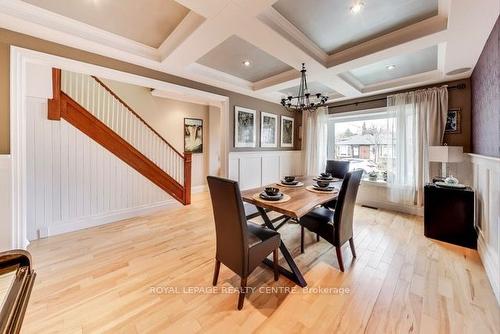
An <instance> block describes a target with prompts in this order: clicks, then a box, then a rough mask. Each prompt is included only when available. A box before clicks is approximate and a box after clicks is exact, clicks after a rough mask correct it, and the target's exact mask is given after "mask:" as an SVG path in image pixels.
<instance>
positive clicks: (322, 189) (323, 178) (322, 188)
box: [306, 173, 338, 194]
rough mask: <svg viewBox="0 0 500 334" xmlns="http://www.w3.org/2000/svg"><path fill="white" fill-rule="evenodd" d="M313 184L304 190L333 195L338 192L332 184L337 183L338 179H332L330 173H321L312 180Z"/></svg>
mask: <svg viewBox="0 0 500 334" xmlns="http://www.w3.org/2000/svg"><path fill="white" fill-rule="evenodd" d="M313 181H314V182H315V183H313V184H312V185H310V186H307V187H306V190H309V191H311V192H314V193H329V194H330V193H335V192H338V189H336V188H335V187H334V186H333V185H332V182H335V181H338V179H336V178H334V177H332V175H331V174H330V173H321V175H320V176H319V177H317V178H313Z"/></svg>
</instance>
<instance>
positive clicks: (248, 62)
mask: <svg viewBox="0 0 500 334" xmlns="http://www.w3.org/2000/svg"><path fill="white" fill-rule="evenodd" d="M243 65H245V66H246V67H249V66H250V65H251V63H250V60H245V61H243Z"/></svg>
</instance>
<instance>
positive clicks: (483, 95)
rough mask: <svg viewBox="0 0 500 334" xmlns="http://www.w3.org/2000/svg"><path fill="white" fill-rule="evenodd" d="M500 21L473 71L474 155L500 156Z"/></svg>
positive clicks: (496, 24)
mask: <svg viewBox="0 0 500 334" xmlns="http://www.w3.org/2000/svg"><path fill="white" fill-rule="evenodd" d="M499 21H500V19H497V22H496V23H495V26H494V27H493V30H492V32H491V34H490V37H489V38H488V41H487V42H486V45H485V46H484V49H483V52H482V53H481V56H480V57H479V60H478V62H477V64H476V67H475V68H474V72H472V77H471V84H472V152H473V153H477V154H482V155H488V156H492V157H500V23H499Z"/></svg>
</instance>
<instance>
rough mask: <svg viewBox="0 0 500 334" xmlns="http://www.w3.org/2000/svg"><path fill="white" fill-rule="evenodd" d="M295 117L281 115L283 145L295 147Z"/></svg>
mask: <svg viewBox="0 0 500 334" xmlns="http://www.w3.org/2000/svg"><path fill="white" fill-rule="evenodd" d="M293 124H294V119H293V118H292V117H288V116H281V147H293V130H294V128H293Z"/></svg>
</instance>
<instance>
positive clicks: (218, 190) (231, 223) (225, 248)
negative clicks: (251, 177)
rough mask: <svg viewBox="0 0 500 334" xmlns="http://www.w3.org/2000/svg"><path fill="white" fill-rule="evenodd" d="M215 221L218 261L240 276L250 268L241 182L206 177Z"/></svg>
mask: <svg viewBox="0 0 500 334" xmlns="http://www.w3.org/2000/svg"><path fill="white" fill-rule="evenodd" d="M207 181H208V188H209V190H210V197H211V199H212V208H213V212H214V220H215V234H216V239H217V247H216V248H217V251H216V255H215V257H216V258H217V259H218V260H219V261H221V262H222V263H223V264H224V265H225V266H227V267H229V268H230V269H231V270H233V271H234V272H235V273H236V274H239V275H240V276H242V275H245V274H246V270H247V268H248V235H247V233H248V227H247V221H246V218H245V210H244V208H243V202H242V200H241V193H240V187H239V186H238V182H236V181H232V180H228V179H224V178H220V177H215V176H207Z"/></svg>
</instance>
